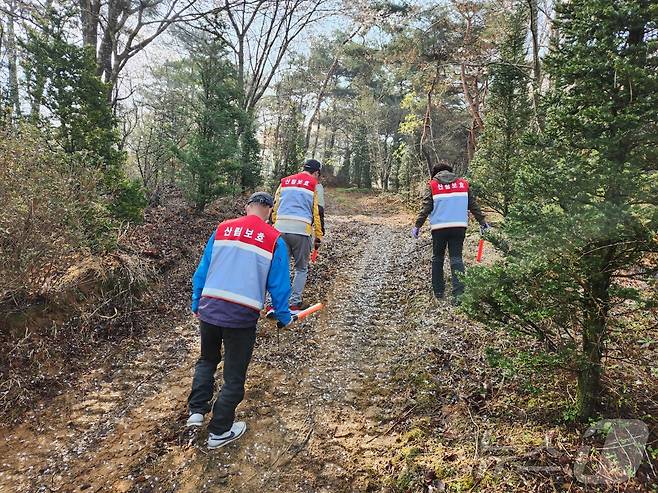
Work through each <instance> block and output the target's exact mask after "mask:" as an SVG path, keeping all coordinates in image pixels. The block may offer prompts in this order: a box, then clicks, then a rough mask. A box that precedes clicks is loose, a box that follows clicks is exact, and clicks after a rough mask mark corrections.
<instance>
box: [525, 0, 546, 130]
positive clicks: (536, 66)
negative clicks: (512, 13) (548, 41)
mask: <svg viewBox="0 0 658 493" xmlns="http://www.w3.org/2000/svg"><path fill="white" fill-rule="evenodd" d="M528 5H529V6H530V33H531V34H532V71H533V81H532V107H533V112H534V114H535V123H536V125H537V128H538V129H539V130H540V131H541V130H543V128H544V121H543V118H542V117H541V115H540V114H539V95H540V94H541V85H542V76H541V59H540V58H539V28H538V23H537V18H538V16H539V5H538V4H537V0H528Z"/></svg>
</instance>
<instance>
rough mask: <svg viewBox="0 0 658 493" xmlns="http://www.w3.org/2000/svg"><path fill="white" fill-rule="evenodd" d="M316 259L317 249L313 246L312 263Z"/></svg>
mask: <svg viewBox="0 0 658 493" xmlns="http://www.w3.org/2000/svg"><path fill="white" fill-rule="evenodd" d="M317 259H318V249H317V248H314V249H313V253H312V254H311V263H312V264H314V263H315V261H316V260H317Z"/></svg>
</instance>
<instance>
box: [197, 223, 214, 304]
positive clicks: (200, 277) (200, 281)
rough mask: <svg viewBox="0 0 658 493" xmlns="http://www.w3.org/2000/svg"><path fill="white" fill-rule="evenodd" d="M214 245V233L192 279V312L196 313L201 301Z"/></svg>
mask: <svg viewBox="0 0 658 493" xmlns="http://www.w3.org/2000/svg"><path fill="white" fill-rule="evenodd" d="M214 243H215V233H214V232H213V234H212V235H211V236H210V239H209V240H208V243H207V244H206V249H205V250H204V251H203V256H202V257H201V261H200V262H199V266H198V267H197V268H196V272H195V273H194V276H193V277H192V311H193V312H194V313H196V312H197V311H198V310H199V301H200V300H201V292H202V291H203V286H204V285H205V284H206V276H207V275H208V268H209V267H210V260H211V259H212V247H213V244H214Z"/></svg>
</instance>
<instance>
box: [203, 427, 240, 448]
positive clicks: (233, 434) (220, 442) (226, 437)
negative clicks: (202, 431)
mask: <svg viewBox="0 0 658 493" xmlns="http://www.w3.org/2000/svg"><path fill="white" fill-rule="evenodd" d="M245 431H247V424H246V423H245V422H244V421H236V422H235V423H233V426H231V429H230V430H229V431H227V432H226V433H222V434H221V435H215V434H214V433H209V434H208V448H209V449H215V448H219V447H223V446H224V445H226V444H227V443H231V442H233V441H235V440H237V439H238V438H240V437H241V436H242V435H244V432H245Z"/></svg>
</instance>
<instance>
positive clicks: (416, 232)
mask: <svg viewBox="0 0 658 493" xmlns="http://www.w3.org/2000/svg"><path fill="white" fill-rule="evenodd" d="M411 236H413V237H414V238H415V239H418V237H419V236H420V228H418V227H416V226H414V227H413V229H412V230H411Z"/></svg>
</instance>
